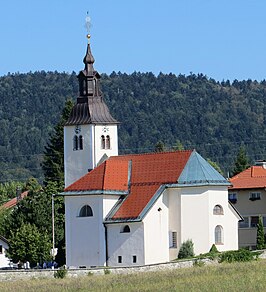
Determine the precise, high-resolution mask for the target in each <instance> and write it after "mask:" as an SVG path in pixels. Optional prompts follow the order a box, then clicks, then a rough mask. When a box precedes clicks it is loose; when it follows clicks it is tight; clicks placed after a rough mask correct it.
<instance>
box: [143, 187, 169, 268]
mask: <svg viewBox="0 0 266 292" xmlns="http://www.w3.org/2000/svg"><path fill="white" fill-rule="evenodd" d="M143 223H144V244H145V247H144V248H145V264H146V265H148V264H154V263H162V262H167V261H169V229H168V226H169V221H168V193H167V190H165V191H164V192H163V194H162V195H161V196H160V197H159V198H158V200H157V201H156V202H155V204H154V205H153V206H152V208H151V209H150V210H149V212H148V213H147V215H146V216H145V218H144V219H143Z"/></svg>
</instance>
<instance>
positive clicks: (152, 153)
mask: <svg viewBox="0 0 266 292" xmlns="http://www.w3.org/2000/svg"><path fill="white" fill-rule="evenodd" d="M194 150H195V149H193V150H192V149H187V150H174V151H163V152H145V153H132V154H130V153H129V154H123V155H116V156H111V157H110V158H113V157H126V156H141V155H145V156H148V155H165V154H170V153H180V152H182V153H185V152H191V153H192V152H193V151H194Z"/></svg>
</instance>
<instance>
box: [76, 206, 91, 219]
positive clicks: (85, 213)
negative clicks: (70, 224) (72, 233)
mask: <svg viewBox="0 0 266 292" xmlns="http://www.w3.org/2000/svg"><path fill="white" fill-rule="evenodd" d="M92 216H93V212H92V209H91V207H90V206H89V205H85V206H83V207H82V208H81V209H80V211H79V217H92Z"/></svg>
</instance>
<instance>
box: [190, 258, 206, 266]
mask: <svg viewBox="0 0 266 292" xmlns="http://www.w3.org/2000/svg"><path fill="white" fill-rule="evenodd" d="M204 265H205V263H204V262H203V261H202V260H201V259H196V260H195V261H194V262H193V267H203V266H204Z"/></svg>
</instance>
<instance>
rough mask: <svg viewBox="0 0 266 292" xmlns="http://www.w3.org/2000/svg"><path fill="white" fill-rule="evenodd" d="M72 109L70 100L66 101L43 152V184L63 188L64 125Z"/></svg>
mask: <svg viewBox="0 0 266 292" xmlns="http://www.w3.org/2000/svg"><path fill="white" fill-rule="evenodd" d="M72 107H73V102H72V100H70V99H69V100H67V101H66V104H65V107H64V109H63V111H62V115H61V118H60V121H59V122H58V124H57V125H56V126H55V128H54V132H53V134H52V135H51V138H50V141H49V143H48V145H47V146H46V147H45V151H44V161H43V163H42V169H43V172H44V184H45V185H46V184H47V183H48V182H49V181H54V182H57V183H58V186H60V187H61V188H63V185H64V124H65V123H66V121H67V119H68V117H69V115H70V112H71V109H72Z"/></svg>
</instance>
